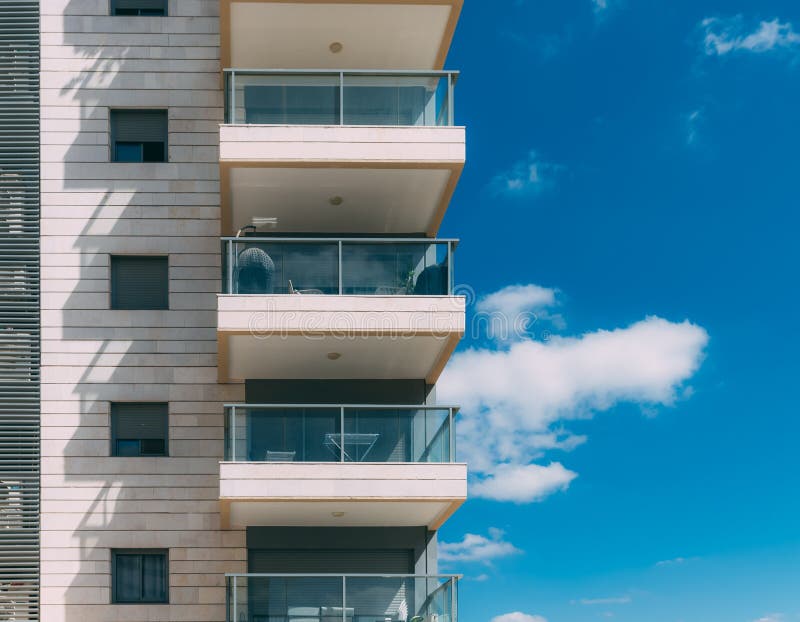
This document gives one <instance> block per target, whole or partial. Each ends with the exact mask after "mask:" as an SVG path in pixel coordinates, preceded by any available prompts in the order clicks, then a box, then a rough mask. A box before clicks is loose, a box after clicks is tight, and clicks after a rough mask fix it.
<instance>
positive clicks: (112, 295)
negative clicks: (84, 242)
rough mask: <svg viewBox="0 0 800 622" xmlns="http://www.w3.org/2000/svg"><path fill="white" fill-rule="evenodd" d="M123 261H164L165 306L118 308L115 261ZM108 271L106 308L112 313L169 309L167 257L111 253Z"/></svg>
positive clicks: (168, 264)
mask: <svg viewBox="0 0 800 622" xmlns="http://www.w3.org/2000/svg"><path fill="white" fill-rule="evenodd" d="M125 259H162V260H164V261H166V283H165V285H166V305H165V306H159V307H155V308H153V307H123V306H119V300H118V295H117V292H118V291H119V289H118V288H119V283H118V279H117V278H116V272H115V266H114V263H115V261H119V260H123V261H124V260H125ZM108 263H109V270H108V307H109V309H110V310H112V311H169V309H170V278H169V267H170V263H169V255H155V254H154V255H138V254H137V255H134V254H125V253H112V254H110V255H109V262H108Z"/></svg>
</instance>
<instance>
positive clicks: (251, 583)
mask: <svg viewBox="0 0 800 622" xmlns="http://www.w3.org/2000/svg"><path fill="white" fill-rule="evenodd" d="M225 578H226V583H227V603H226V607H227V617H226V620H227V622H456V621H457V616H458V613H457V608H458V593H457V591H458V577H457V576H443V575H437V576H413V575H302V574H297V575H275V574H229V575H226V577H225Z"/></svg>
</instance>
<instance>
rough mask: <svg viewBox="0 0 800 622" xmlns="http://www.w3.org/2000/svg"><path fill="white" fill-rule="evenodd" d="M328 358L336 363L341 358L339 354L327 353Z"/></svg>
mask: <svg viewBox="0 0 800 622" xmlns="http://www.w3.org/2000/svg"><path fill="white" fill-rule="evenodd" d="M328 358H329V359H330V360H331V361H338V360H339V359H340V358H342V355H341V354H340V353H339V352H328Z"/></svg>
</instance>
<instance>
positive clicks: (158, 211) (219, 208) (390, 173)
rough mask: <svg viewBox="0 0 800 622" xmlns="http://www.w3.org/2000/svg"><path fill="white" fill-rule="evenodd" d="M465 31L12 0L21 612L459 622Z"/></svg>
mask: <svg viewBox="0 0 800 622" xmlns="http://www.w3.org/2000/svg"><path fill="white" fill-rule="evenodd" d="M460 10H461V0H281V1H275V0H169V1H167V0H42V1H41V2H32V1H26V0H0V12H1V13H0V22H2V25H0V62H2V63H3V64H4V65H3V66H2V67H0V70H3V71H4V72H8V75H9V76H11V77H10V78H9V79H7V80H6V81H5V82H4V83H3V84H2V85H0V97H2V98H4V101H5V103H6V104H7V105H6V106H5V111H6V112H5V114H4V115H0V135H2V136H3V138H4V141H5V142H6V144H8V145H9V147H8V148H7V149H5V150H3V151H2V153H0V191H1V192H2V201H3V203H2V209H3V210H4V221H5V222H4V228H3V231H2V232H0V233H2V238H0V253H2V269H1V270H0V279H2V281H1V282H2V284H3V289H4V298H3V306H2V307H0V314H2V316H0V317H2V319H3V330H2V334H0V348H2V349H1V350H0V353H1V354H2V357H0V365H3V374H4V377H3V380H2V383H1V384H0V399H2V404H0V408H2V410H0V416H2V420H0V434H2V441H3V445H2V446H3V448H4V453H3V454H2V461H0V476H1V477H2V478H3V479H2V484H3V488H2V490H0V493H2V494H0V497H1V498H0V507H1V508H2V512H3V514H2V523H1V524H0V528H2V529H0V546H1V547H2V551H0V620H42V621H44V622H77V621H80V622H111V621H120V622H122V621H124V622H161V621H164V622H166V621H175V622H177V621H186V622H223V621H224V622H338V620H341V621H342V622H455V619H456V617H457V579H458V578H457V577H455V576H448V575H442V574H440V570H439V568H438V564H437V547H436V542H437V538H436V532H437V530H438V529H439V528H440V527H441V526H442V525H443V524H444V523H445V522H446V521H447V519H448V518H449V517H450V516H451V515H452V513H453V512H455V511H456V510H457V509H458V507H459V506H460V505H461V504H462V503H463V502H464V501H465V499H466V488H467V469H466V465H464V464H462V463H459V462H458V461H457V455H456V447H455V427H456V425H457V424H456V415H457V407H456V406H455V405H451V404H440V403H438V402H437V400H436V391H435V385H436V381H437V378H438V377H439V375H440V374H441V372H442V370H443V368H444V366H445V365H446V364H447V361H448V359H449V357H450V355H451V354H452V352H453V350H454V349H455V347H456V345H457V344H458V342H459V340H460V338H461V337H462V335H463V332H464V324H465V309H464V306H465V301H464V299H463V297H460V296H457V295H455V294H454V287H453V284H454V260H455V253H456V247H457V245H458V242H457V241H456V240H453V239H440V238H437V233H438V230H439V227H440V224H441V221H442V218H443V216H444V213H445V211H446V210H447V208H448V206H449V203H450V200H451V197H452V194H453V191H454V189H455V186H456V184H457V182H458V178H459V175H460V174H461V170H462V168H463V165H464V162H465V130H464V128H463V127H460V126H458V125H457V124H456V115H455V107H454V102H455V97H454V91H455V88H456V82H457V79H458V74H457V72H452V71H448V70H445V69H444V67H445V60H446V57H447V53H448V49H449V47H450V44H451V40H452V38H453V35H454V32H455V28H456V24H457V21H458V18H459V13H460ZM37 62H38V63H39V64H40V72H39V71H37ZM37 136H38V137H39V138H38V140H37ZM9 370H16V371H14V373H11V371H9Z"/></svg>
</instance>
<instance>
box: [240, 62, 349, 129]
mask: <svg viewBox="0 0 800 622" xmlns="http://www.w3.org/2000/svg"><path fill="white" fill-rule="evenodd" d="M235 95H236V110H234V111H233V117H232V121H231V122H232V123H254V124H277V125H339V124H340V123H341V119H340V114H339V105H340V97H339V76H338V75H333V76H331V75H314V74H308V75H286V76H282V75H275V76H270V75H248V74H244V73H237V74H236V94H235Z"/></svg>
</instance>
